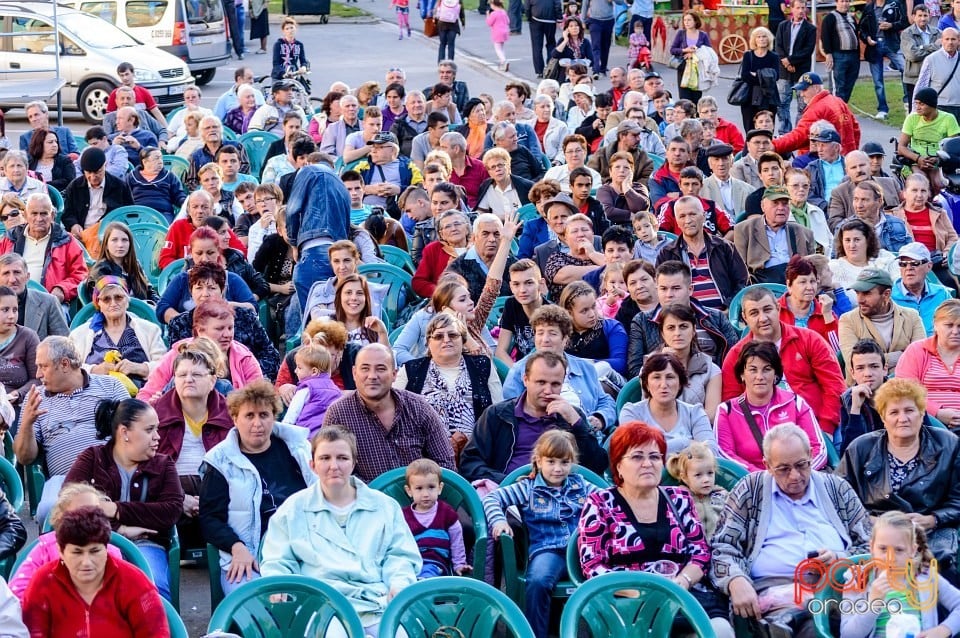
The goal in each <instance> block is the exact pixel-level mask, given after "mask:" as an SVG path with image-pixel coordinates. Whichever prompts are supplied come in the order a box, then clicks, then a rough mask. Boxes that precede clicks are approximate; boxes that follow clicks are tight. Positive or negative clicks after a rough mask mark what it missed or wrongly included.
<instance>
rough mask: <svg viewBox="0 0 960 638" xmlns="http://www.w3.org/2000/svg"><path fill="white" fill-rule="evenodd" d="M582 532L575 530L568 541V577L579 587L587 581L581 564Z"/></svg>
mask: <svg viewBox="0 0 960 638" xmlns="http://www.w3.org/2000/svg"><path fill="white" fill-rule="evenodd" d="M579 539H580V532H579V531H575V532H574V533H573V534H570V540H569V541H567V578H569V579H570V581H571V582H572V583H573V584H574V585H576V586H577V587H579V586H580V585H582V584H583V583H584V582H586V580H587V577H586V576H584V575H583V568H582V567H581V566H580V545H579Z"/></svg>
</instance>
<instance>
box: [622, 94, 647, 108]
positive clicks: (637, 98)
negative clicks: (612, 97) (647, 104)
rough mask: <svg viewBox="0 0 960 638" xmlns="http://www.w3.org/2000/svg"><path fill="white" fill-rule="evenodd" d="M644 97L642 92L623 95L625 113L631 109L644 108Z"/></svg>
mask: <svg viewBox="0 0 960 638" xmlns="http://www.w3.org/2000/svg"><path fill="white" fill-rule="evenodd" d="M643 98H644V95H643V93H641V92H640V91H627V92H626V93H624V94H623V112H624V113H626V112H627V111H628V110H629V109H631V108H634V107H638V106H643Z"/></svg>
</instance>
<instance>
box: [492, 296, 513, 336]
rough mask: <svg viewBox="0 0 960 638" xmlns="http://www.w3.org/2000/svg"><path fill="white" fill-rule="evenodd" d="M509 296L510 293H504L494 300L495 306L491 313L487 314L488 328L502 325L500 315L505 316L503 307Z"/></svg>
mask: <svg viewBox="0 0 960 638" xmlns="http://www.w3.org/2000/svg"><path fill="white" fill-rule="evenodd" d="M509 298H510V295H503V296H501V297H497V300H496V301H494V302H493V308H491V309H490V314H489V315H487V328H489V329H490V330H493V329H494V328H496V327H497V326H499V325H500V317H502V316H503V307H504V306H505V305H506V303H507V299H509Z"/></svg>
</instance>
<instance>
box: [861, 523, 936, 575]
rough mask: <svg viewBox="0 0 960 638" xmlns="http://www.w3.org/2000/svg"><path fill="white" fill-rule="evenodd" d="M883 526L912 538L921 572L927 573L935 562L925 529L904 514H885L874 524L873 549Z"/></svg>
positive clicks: (871, 534) (871, 539)
mask: <svg viewBox="0 0 960 638" xmlns="http://www.w3.org/2000/svg"><path fill="white" fill-rule="evenodd" d="M881 526H887V527H892V528H894V529H898V530H900V531H903V532H906V533H907V534H909V535H910V536H911V537H912V540H913V542H914V543H915V544H916V546H917V555H918V556H919V557H920V570H921V571H926V570H927V569H929V567H930V565H931V564H932V563H933V561H934V557H933V552H931V551H930V547H929V546H928V545H927V534H926V532H924V531H923V528H922V527H920V526H919V525H917V524H916V523H915V522H914V520H913V519H912V518H910V517H909V516H907V515H906V514H904V513H903V512H897V511H893V512H884V513H883V514H881V515H880V516H879V517H878V518H877V520H876V522H875V523H874V524H873V531H871V532H870V548H871V550H872V549H873V543H874V541H875V540H876V538H877V530H878V529H880V527H881Z"/></svg>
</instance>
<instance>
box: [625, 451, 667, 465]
mask: <svg viewBox="0 0 960 638" xmlns="http://www.w3.org/2000/svg"><path fill="white" fill-rule="evenodd" d="M623 458H624V460H627V461H630V462H631V463H637V464H640V463H644V462H646V461H649V462H650V464H651V465H656V464H657V463H663V455H662V454H660V453H659V452H651V453H650V454H631V455H629V456H625V457H623Z"/></svg>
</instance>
